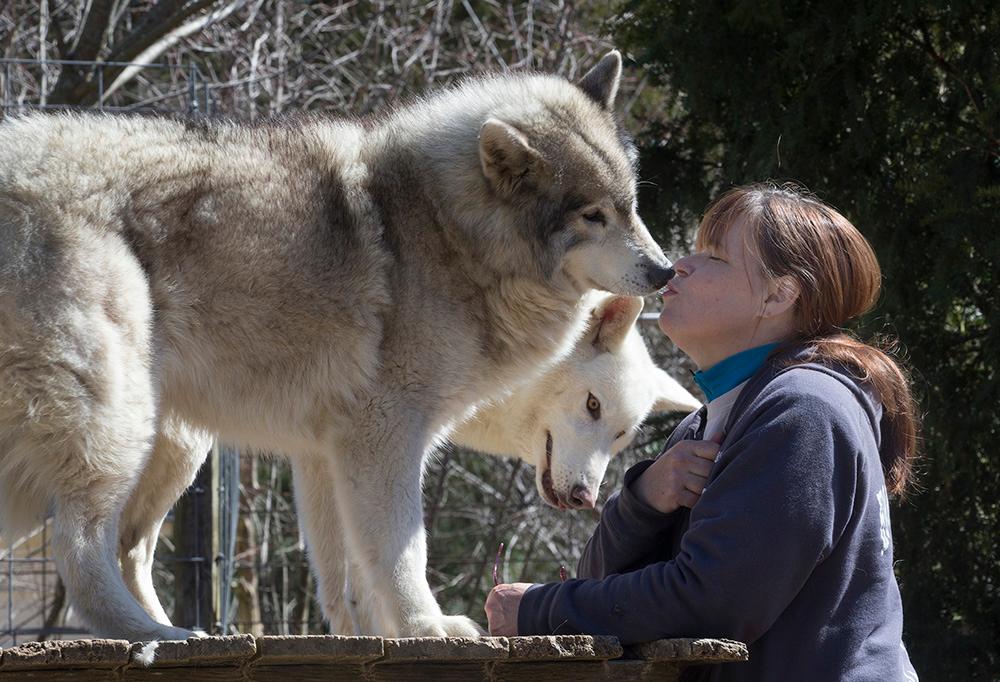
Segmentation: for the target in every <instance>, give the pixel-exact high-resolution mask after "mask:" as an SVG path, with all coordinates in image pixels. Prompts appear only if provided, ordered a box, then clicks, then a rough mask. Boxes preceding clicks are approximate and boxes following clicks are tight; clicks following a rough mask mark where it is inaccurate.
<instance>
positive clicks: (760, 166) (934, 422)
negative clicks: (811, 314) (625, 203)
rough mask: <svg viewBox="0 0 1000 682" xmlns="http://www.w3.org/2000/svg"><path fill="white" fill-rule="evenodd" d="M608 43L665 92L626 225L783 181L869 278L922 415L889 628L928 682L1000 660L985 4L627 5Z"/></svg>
mask: <svg viewBox="0 0 1000 682" xmlns="http://www.w3.org/2000/svg"><path fill="white" fill-rule="evenodd" d="M621 10H622V11H621V12H620V14H619V16H620V17H621V18H620V19H618V20H617V21H616V22H615V23H614V24H612V25H611V28H612V31H613V32H614V33H615V35H616V39H617V43H618V44H619V46H621V47H622V48H623V49H625V50H626V52H627V53H629V54H630V56H632V57H633V58H634V60H635V62H636V63H637V65H638V67H639V68H640V69H641V70H643V71H644V72H645V73H648V74H650V75H651V77H652V78H653V79H654V80H655V81H656V82H657V83H658V85H659V86H660V89H661V91H662V92H664V93H666V97H665V107H664V110H663V111H662V112H661V113H660V114H659V115H658V116H656V117H653V118H652V119H651V120H649V121H648V122H647V124H646V126H645V133H644V135H643V137H642V138H641V140H640V141H641V146H642V148H643V166H642V173H643V177H644V179H647V180H651V181H653V182H655V183H656V185H657V186H656V188H655V189H651V190H647V191H646V194H645V195H644V196H643V197H642V198H643V206H642V212H643V216H644V218H645V219H646V220H647V222H648V223H649V224H650V226H651V227H652V228H653V229H654V230H656V231H657V232H658V234H659V236H660V237H661V238H663V239H664V240H665V241H668V242H677V241H678V240H679V239H680V238H681V236H682V235H683V234H684V232H685V231H686V229H687V228H689V227H690V226H691V225H692V223H693V218H694V217H695V216H696V215H697V214H698V212H699V211H700V210H702V209H703V208H704V206H705V205H706V204H707V202H708V200H709V199H710V198H711V197H713V196H715V195H716V194H718V192H719V191H720V190H722V189H724V188H726V187H729V186H731V185H733V184H741V183H746V182H752V181H756V180H762V179H766V178H771V179H775V180H781V181H784V180H794V181H797V182H799V183H802V184H804V185H806V186H807V187H809V188H810V189H812V190H813V191H815V192H816V193H817V194H818V195H819V196H820V197H821V198H823V199H824V200H826V201H828V202H829V203H832V204H833V205H835V206H836V207H837V208H839V209H840V210H841V211H843V212H844V213H845V214H846V215H847V216H848V218H850V219H851V220H852V221H853V222H854V223H855V224H856V225H857V226H858V227H859V228H860V229H861V230H862V232H864V233H865V235H866V236H867V237H868V238H869V240H870V241H871V242H872V244H873V245H874V246H875V248H876V251H877V252H878V255H879V259H880V262H881V264H882V267H883V275H884V292H883V296H882V300H881V301H880V305H879V306H878V308H877V309H876V311H875V312H874V314H873V315H871V316H869V317H868V318H867V319H866V320H864V321H863V322H862V330H863V332H864V333H874V332H880V333H890V334H894V335H897V336H898V337H899V339H900V340H901V342H902V345H903V348H904V349H905V351H906V357H905V358H904V359H905V360H906V361H907V363H908V365H909V367H910V368H911V370H912V373H913V378H914V384H915V388H916V391H917V394H918V396H919V399H920V402H921V406H922V410H923V412H924V414H925V429H924V434H923V436H924V437H923V455H924V459H923V460H922V463H921V466H920V469H921V475H920V479H919V482H920V487H919V489H918V490H917V491H915V493H914V494H912V495H911V496H910V497H909V498H908V500H906V501H905V502H903V503H902V504H900V505H898V506H897V509H896V510H895V512H894V521H895V525H896V536H895V537H896V558H897V559H898V561H899V563H898V568H897V571H898V576H899V580H900V585H901V589H902V592H903V599H904V607H905V616H906V632H905V639H906V642H907V644H908V646H909V648H910V651H911V655H912V658H913V659H914V664H915V666H916V667H917V670H918V671H919V672H921V673H922V674H923V676H924V677H925V678H927V679H962V680H972V679H994V678H995V676H996V675H997V670H998V667H1000V653H998V649H997V644H996V643H997V642H998V641H1000V562H998V556H997V555H998V551H997V546H998V540H997V538H998V537H1000V503H998V500H1000V460H998V459H997V458H996V457H995V456H994V455H993V451H994V449H995V442H996V438H997V436H998V435H1000V416H998V411H997V405H998V403H1000V379H998V376H997V368H998V364H1000V360H998V358H1000V334H998V321H1000V315H998V313H1000V310H998V304H1000V302H998V296H997V292H998V281H997V277H998V260H1000V258H998V257H1000V219H998V215H1000V51H998V49H997V46H996V45H997V43H996V36H998V35H1000V5H998V4H996V3H986V2H953V3H931V2H919V1H916V0H910V1H908V2H898V3H871V2H857V1H856V0H855V1H849V2H843V3H828V2H818V1H813V0H797V1H789V2H781V3H779V2H776V1H773V0H770V1H767V2H761V0H755V1H753V2H750V1H749V0H747V1H742V2H719V1H718V0H699V1H694V0H685V1H681V0H671V1H667V2H664V1H663V0H634V1H631V2H626V3H624V5H623V7H622V8H621Z"/></svg>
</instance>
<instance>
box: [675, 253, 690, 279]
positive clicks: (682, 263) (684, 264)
mask: <svg viewBox="0 0 1000 682" xmlns="http://www.w3.org/2000/svg"><path fill="white" fill-rule="evenodd" d="M688 263H690V261H689V260H688V257H687V256H684V257H683V258H680V259H678V260H676V261H674V274H675V275H677V276H678V277H687V276H688V275H690V274H691V266H690V265H688Z"/></svg>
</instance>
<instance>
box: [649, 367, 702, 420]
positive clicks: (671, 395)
mask: <svg viewBox="0 0 1000 682" xmlns="http://www.w3.org/2000/svg"><path fill="white" fill-rule="evenodd" d="M653 396H654V398H653V412H691V411H692V410H697V409H698V408H700V407H701V402H699V401H698V399H697V398H695V397H694V396H693V395H691V394H690V393H689V392H688V390H687V389H686V388H684V387H683V386H681V385H680V384H679V383H677V380H676V379H674V378H673V377H672V376H670V375H669V374H667V373H666V372H664V371H663V370H662V369H660V368H659V367H656V368H654V369H653Z"/></svg>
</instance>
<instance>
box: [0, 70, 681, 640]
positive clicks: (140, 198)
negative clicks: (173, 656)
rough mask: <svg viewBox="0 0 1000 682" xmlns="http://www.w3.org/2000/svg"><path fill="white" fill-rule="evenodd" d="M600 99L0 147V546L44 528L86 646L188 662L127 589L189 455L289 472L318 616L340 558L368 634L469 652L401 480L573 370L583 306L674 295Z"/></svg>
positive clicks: (516, 93)
mask: <svg viewBox="0 0 1000 682" xmlns="http://www.w3.org/2000/svg"><path fill="white" fill-rule="evenodd" d="M620 72H621V58H620V56H619V55H618V54H617V53H615V52H613V53H610V54H609V55H607V56H605V57H604V58H603V59H602V60H601V61H600V62H599V63H598V64H597V65H596V66H595V67H594V68H593V69H592V70H591V71H590V72H588V73H587V74H586V75H585V76H584V78H583V79H582V80H581V81H580V82H579V83H577V84H573V83H569V82H567V81H566V80H564V79H561V78H557V77H554V76H545V75H534V74H514V75H503V76H493V77H484V78H480V79H473V80H469V81H467V82H465V83H463V84H461V85H460V86H458V87H457V88H454V89H452V90H449V91H446V92H443V93H440V94H438V95H435V96H432V97H429V98H427V99H425V100H422V101H418V102H415V103H413V104H412V105H410V106H407V107H403V108H401V109H400V110H398V111H396V112H394V113H391V114H388V115H386V116H384V117H382V118H380V119H377V120H373V121H369V122H352V121H336V120H327V119H321V118H308V117H306V118H300V119H293V120H289V121H284V122H276V123H270V124H265V125H249V126H246V125H238V124H234V123H228V122H205V123H198V124H191V123H185V122H182V121H171V120H164V119H157V118H141V117H112V116H104V115H83V114H63V115H58V116H44V115H32V116H27V117H24V118H20V119H16V120H9V121H5V122H4V123H3V124H2V125H0V519H2V521H3V525H4V527H5V530H7V531H8V532H17V531H18V530H19V529H23V528H25V527H26V526H28V525H30V524H32V523H33V522H35V521H36V520H37V519H38V518H40V517H41V516H42V515H43V514H44V513H45V512H46V510H49V509H50V510H51V512H52V513H53V516H54V533H53V537H52V543H53V548H54V554H55V556H56V562H57V566H58V568H59V571H60V573H61V575H62V576H63V579H64V581H65V583H66V588H67V592H68V594H69V596H70V599H71V601H72V602H73V604H74V605H75V606H76V608H77V609H78V611H79V612H80V613H81V614H82V615H83V617H84V618H85V620H86V621H87V622H88V623H89V625H90V626H91V627H92V628H93V630H94V631H95V632H96V633H99V634H101V635H105V636H112V637H123V638H128V639H133V640H147V639H177V638H184V637H187V636H189V635H190V634H191V633H190V632H189V631H187V630H184V629H181V628H175V627H172V626H170V625H168V623H169V620H168V619H167V617H166V614H165V613H163V610H162V608H161V607H160V605H159V603H158V601H157V599H156V596H155V594H154V593H153V589H152V585H151V584H150V582H149V580H148V575H149V571H148V564H149V562H151V561H152V556H153V548H154V545H155V541H156V537H157V532H158V529H159V526H160V524H161V522H162V519H163V516H164V515H165V513H166V512H167V510H168V509H169V508H170V507H171V505H172V504H173V503H174V501H175V500H176V499H177V497H178V495H179V494H180V493H181V492H182V490H183V488H184V485H181V484H179V483H178V481H183V482H184V483H185V484H186V483H187V482H188V481H190V480H191V479H192V478H193V476H194V472H195V471H196V470H197V467H198V466H199V465H200V464H201V460H202V458H203V456H204V453H205V452H206V451H207V449H208V442H209V440H210V438H211V435H212V434H216V435H218V437H220V438H221V439H222V440H224V441H228V442H232V443H234V444H239V445H244V446H249V447H251V448H257V449H262V450H270V451H274V452H278V453H283V454H287V455H288V456H289V457H291V459H292V467H293V473H294V479H295V481H294V483H295V486H296V487H297V488H298V490H299V494H298V500H299V512H300V515H301V519H302V524H303V527H304V530H305V533H306V536H307V538H308V542H309V546H310V556H311V560H312V561H313V563H314V566H315V569H316V573H317V575H318V576H319V577H320V580H319V589H320V591H321V592H322V593H323V594H322V599H323V603H324V604H332V603H335V602H337V601H338V599H339V598H340V597H339V593H340V592H341V591H342V581H337V580H326V579H324V576H326V575H328V574H339V573H342V571H340V570H337V569H331V568H330V567H331V566H336V565H338V564H339V563H340V562H342V560H343V554H341V553H331V548H333V549H335V550H339V548H340V547H341V545H340V543H341V542H343V543H345V544H346V547H347V548H348V550H349V553H350V555H351V556H352V557H353V558H355V559H357V563H358V564H359V565H364V566H365V573H364V574H363V575H361V576H359V577H358V580H357V581H356V583H357V587H358V589H359V590H360V591H361V592H362V593H364V594H366V595H372V596H374V597H375V598H376V599H377V602H378V612H379V619H378V621H379V631H378V632H376V633H375V634H383V635H387V636H421V635H431V636H442V635H475V634H478V633H479V632H480V630H479V628H478V626H477V625H476V624H475V623H474V622H473V621H471V620H470V619H468V618H465V617H462V616H446V615H444V614H442V612H441V610H440V608H439V606H438V604H437V602H436V601H435V599H434V596H433V594H432V592H431V590H430V587H429V586H428V584H427V581H426V577H425V570H426V541H425V537H424V532H423V522H422V514H421V490H420V477H421V471H422V467H423V462H424V458H425V456H426V454H427V452H428V451H430V450H431V449H432V448H433V447H434V446H435V445H436V444H438V443H440V442H442V441H443V440H444V439H446V438H447V437H448V434H449V433H450V432H451V431H452V430H453V428H454V427H455V425H457V424H460V423H462V422H464V421H466V420H467V419H468V418H469V417H470V416H472V415H473V414H474V413H475V410H476V408H477V407H479V406H481V405H484V404H488V403H489V402H491V401H493V400H496V399H499V398H502V397H503V396H504V395H506V394H508V393H509V392H510V391H511V390H513V389H514V388H515V387H517V386H518V385H519V384H521V383H523V382H524V381H526V380H528V379H530V378H531V377H532V376H533V375H535V374H537V373H538V372H540V371H542V370H543V369H544V368H545V367H547V366H550V365H551V364H552V363H554V362H556V361H557V360H558V359H560V358H561V357H563V356H564V355H565V354H566V353H567V352H569V351H570V349H571V348H572V347H573V344H574V342H575V341H576V339H577V338H578V337H579V336H580V334H582V332H583V329H584V327H585V324H586V320H587V305H586V301H587V299H588V294H589V292H590V291H591V290H594V289H600V290H605V291H609V292H612V293H616V294H624V295H643V294H647V293H650V292H652V291H655V290H657V289H659V288H661V287H663V286H664V285H665V284H666V282H667V280H668V279H669V278H670V276H671V275H672V274H673V273H672V270H671V269H670V268H669V265H670V264H669V261H667V259H666V257H665V256H664V255H663V252H662V251H661V250H660V248H659V247H658V246H657V245H656V243H655V242H654V241H653V240H652V239H651V237H650V236H649V233H648V231H647V230H646V228H645V226H644V225H643V223H642V221H641V220H640V218H639V216H638V214H637V213H636V205H635V186H636V179H635V170H634V167H633V163H632V162H633V160H634V154H630V152H629V146H628V144H627V143H626V141H625V140H624V139H623V135H622V133H621V131H620V128H619V126H618V125H617V123H616V121H615V117H614V114H613V111H612V109H613V103H614V99H615V94H616V92H617V89H618V82H619V76H620ZM172 468H177V469H179V470H180V473H179V475H173V474H170V473H169V470H170V469H172ZM164 481H169V482H172V484H173V485H167V484H165V483H164ZM338 519H340V520H342V523H341V524H340V526H339V527H340V528H342V529H343V531H344V534H343V538H338V539H337V541H336V542H326V540H327V536H328V535H329V534H330V529H331V528H337V527H338ZM119 561H120V562H121V570H119ZM123 574H124V575H123ZM123 578H124V579H123Z"/></svg>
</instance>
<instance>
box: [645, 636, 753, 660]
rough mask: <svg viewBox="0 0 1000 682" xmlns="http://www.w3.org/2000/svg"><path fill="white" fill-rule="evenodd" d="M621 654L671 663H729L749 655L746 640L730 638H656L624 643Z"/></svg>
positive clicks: (747, 657) (745, 658)
mask: <svg viewBox="0 0 1000 682" xmlns="http://www.w3.org/2000/svg"><path fill="white" fill-rule="evenodd" d="M625 655H626V656H628V657H629V658H641V659H644V660H647V661H670V662H673V663H731V662H736V661H746V660H748V659H749V653H748V652H747V647H746V644H743V643H742V642H734V641H733V640H731V639H693V638H677V639H659V640H656V641H655V642H646V643H645V644H638V645H636V646H631V647H628V649H626V651H625Z"/></svg>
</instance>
